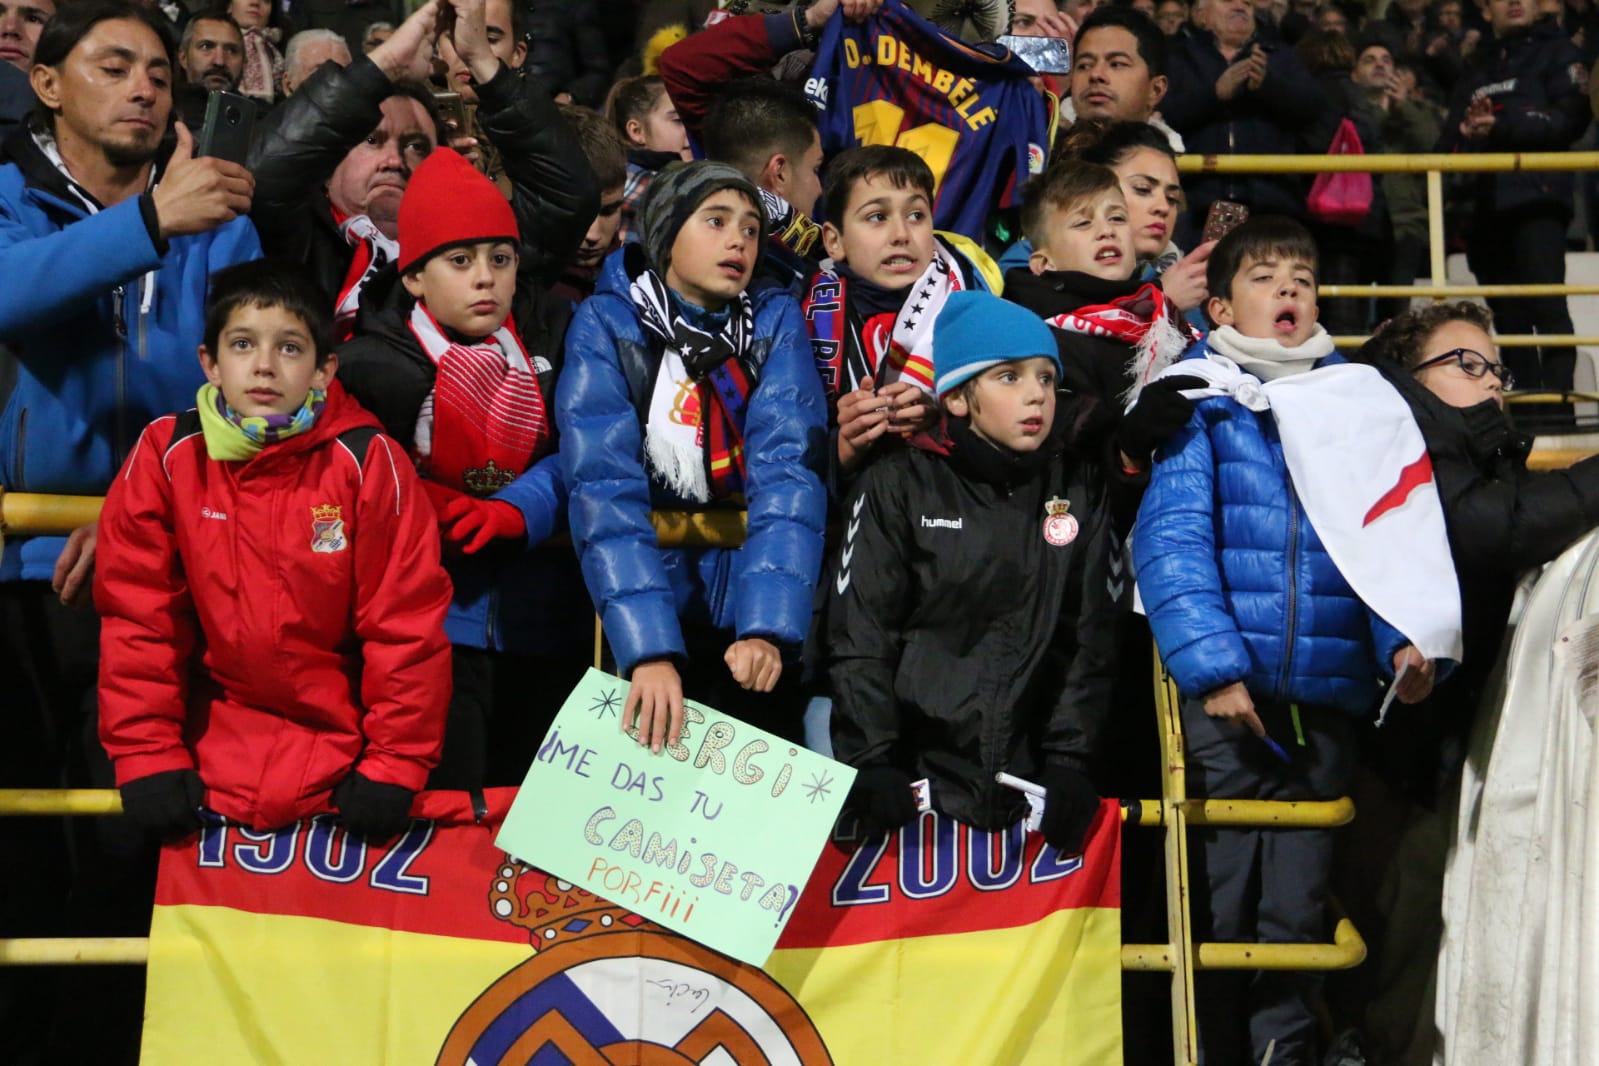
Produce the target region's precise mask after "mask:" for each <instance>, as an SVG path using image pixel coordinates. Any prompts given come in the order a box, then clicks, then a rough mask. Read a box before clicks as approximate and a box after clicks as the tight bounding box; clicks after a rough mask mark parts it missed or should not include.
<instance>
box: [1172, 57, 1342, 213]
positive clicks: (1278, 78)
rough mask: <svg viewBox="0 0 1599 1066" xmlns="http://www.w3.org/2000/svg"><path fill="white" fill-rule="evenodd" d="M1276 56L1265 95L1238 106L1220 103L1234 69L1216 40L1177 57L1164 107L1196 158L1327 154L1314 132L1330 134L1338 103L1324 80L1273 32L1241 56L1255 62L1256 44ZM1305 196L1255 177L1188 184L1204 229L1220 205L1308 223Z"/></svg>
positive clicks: (1248, 93)
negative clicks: (1219, 83) (1220, 88)
mask: <svg viewBox="0 0 1599 1066" xmlns="http://www.w3.org/2000/svg"><path fill="white" fill-rule="evenodd" d="M1257 43H1258V44H1260V46H1261V47H1262V48H1264V49H1266V51H1267V52H1268V55H1267V59H1266V78H1265V80H1264V81H1263V82H1262V83H1261V86H1260V88H1259V89H1250V88H1247V87H1245V88H1243V89H1241V90H1239V92H1238V93H1237V94H1236V95H1235V96H1234V97H1233V98H1232V99H1231V100H1223V99H1221V98H1220V97H1218V96H1217V95H1216V79H1218V78H1220V77H1221V76H1222V73H1223V72H1224V71H1225V70H1226V69H1227V68H1228V66H1230V65H1231V64H1230V62H1229V61H1228V60H1227V59H1226V58H1224V57H1223V56H1222V54H1221V50H1220V49H1219V48H1218V47H1217V46H1216V38H1215V37H1214V36H1212V35H1211V34H1210V33H1209V32H1207V31H1204V30H1200V31H1198V32H1197V33H1195V34H1194V35H1193V36H1192V37H1187V38H1184V39H1182V41H1181V42H1180V43H1178V44H1177V45H1175V46H1174V47H1173V48H1172V50H1171V63H1170V70H1171V73H1170V81H1171V89H1170V90H1169V91H1168V92H1167V93H1166V96H1165V98H1164V99H1163V100H1161V102H1160V113H1161V117H1162V118H1164V119H1165V120H1166V123H1167V125H1169V126H1171V128H1172V129H1174V130H1176V131H1177V132H1178V133H1180V134H1182V135H1183V143H1184V144H1186V145H1187V148H1188V151H1189V152H1192V153H1193V154H1195V155H1257V154H1258V155H1293V154H1294V153H1296V152H1303V151H1306V150H1307V149H1308V150H1311V151H1317V152H1324V151H1326V150H1327V146H1326V145H1325V144H1321V145H1310V144H1306V143H1305V138H1306V137H1307V136H1310V134H1309V133H1308V131H1309V130H1310V129H1312V128H1315V129H1319V128H1322V127H1323V126H1325V124H1326V123H1325V120H1324V115H1325V114H1326V112H1327V111H1328V110H1329V109H1330V103H1329V101H1328V100H1327V99H1326V96H1325V94H1324V93H1323V92H1322V89H1321V87H1320V86H1319V85H1318V84H1317V83H1316V79H1315V78H1314V77H1313V76H1312V75H1311V73H1310V72H1309V71H1308V70H1306V69H1305V67H1304V64H1302V63H1300V62H1299V59H1298V57H1297V56H1295V55H1294V53H1293V51H1292V49H1289V48H1288V47H1286V46H1285V45H1283V44H1282V42H1281V41H1279V40H1278V39H1277V38H1276V35H1275V34H1274V33H1271V32H1270V31H1262V32H1261V33H1260V34H1259V35H1258V36H1256V37H1255V38H1252V39H1251V40H1250V41H1248V42H1247V43H1246V44H1245V45H1244V46H1243V48H1241V49H1239V51H1238V56H1239V57H1242V56H1247V55H1248V54H1249V52H1250V50H1251V49H1252V48H1254V46H1255V45H1256V44H1257ZM1305 189H1306V186H1305V184H1304V183H1303V182H1302V181H1299V180H1298V179H1295V178H1293V177H1282V176H1276V177H1273V176H1270V175H1255V174H1214V175H1204V174H1197V175H1194V176H1193V177H1192V178H1190V179H1189V180H1187V181H1185V182H1184V183H1183V192H1184V193H1186V194H1187V196H1188V202H1189V211H1190V216H1189V217H1190V218H1192V219H1195V220H1196V226H1197V224H1199V223H1203V221H1204V218H1205V211H1206V210H1207V209H1209V207H1210V205H1211V202H1212V201H1215V200H1239V201H1242V202H1243V203H1246V204H1248V205H1249V207H1250V209H1251V210H1252V211H1254V212H1255V213H1256V214H1267V213H1277V214H1287V215H1293V216H1295V217H1303V216H1304V214H1305Z"/></svg>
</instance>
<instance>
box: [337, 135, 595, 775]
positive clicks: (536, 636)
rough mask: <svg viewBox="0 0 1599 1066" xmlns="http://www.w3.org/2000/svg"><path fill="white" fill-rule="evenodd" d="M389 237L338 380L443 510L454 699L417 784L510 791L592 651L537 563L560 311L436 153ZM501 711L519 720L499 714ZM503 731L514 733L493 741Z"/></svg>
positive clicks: (502, 204)
mask: <svg viewBox="0 0 1599 1066" xmlns="http://www.w3.org/2000/svg"><path fill="white" fill-rule="evenodd" d="M399 230H400V232H399V237H400V241H399V244H400V251H399V258H398V261H397V267H398V270H397V271H395V270H390V271H385V272H383V273H380V274H378V275H377V276H375V277H374V278H373V279H372V280H371V281H369V282H368V285H367V291H366V293H365V294H364V296H363V299H362V304H361V315H360V317H359V319H358V320H357V322H356V336H355V338H354V339H352V340H351V341H350V342H349V343H347V344H346V345H344V347H343V348H342V349H341V354H342V357H343V365H342V367H341V368H340V371H339V375H340V379H341V380H342V381H343V382H344V384H345V386H346V387H347V388H348V389H349V390H350V393H351V395H353V396H354V397H355V398H356V399H357V400H359V401H360V402H361V403H362V404H364V405H365V406H366V408H367V409H368V410H370V411H371V412H372V413H373V414H375V415H377V416H378V418H379V419H381V420H382V423H383V428H384V430H385V431H386V432H388V433H389V434H391V435H392V436H393V437H394V438H395V439H397V440H399V441H401V442H402V443H403V444H404V445H405V446H406V447H407V449H408V450H409V452H410V454H411V457H412V459H413V461H414V462H415V464H416V467H417V469H418V470H419V471H420V473H421V474H422V476H423V478H424V479H425V480H424V481H423V485H422V487H423V489H424V490H425V491H426V492H427V494H428V496H429V498H430V499H432V501H433V506H434V508H435V509H436V510H437V511H438V515H439V532H440V535H441V536H442V538H443V541H444V547H445V551H446V558H445V567H446V569H447V570H448V571H449V573H450V577H451V581H452V584H453V587H454V595H453V597H452V599H451V602H450V613H449V617H448V619H447V620H446V622H445V632H446V633H447V634H449V638H450V642H451V643H452V644H453V645H454V646H455V655H454V659H453V662H454V690H453V696H452V698H451V700H450V728H449V731H448V734H447V743H446V744H445V749H444V753H443V756H442V757H441V759H440V763H439V766H438V768H437V769H436V770H435V771H434V774H433V777H432V778H431V780H430V785H431V787H433V788H481V787H483V785H484V784H485V783H487V780H488V777H487V775H488V774H489V773H490V770H489V765H488V759H489V754H490V752H491V751H493V752H495V753H497V754H503V755H504V756H505V758H506V760H507V763H508V764H507V765H506V766H504V767H495V769H494V771H493V773H494V779H495V783H503V784H510V783H513V782H515V781H519V780H520V779H521V777H522V775H523V774H525V772H526V769H527V761H526V760H531V758H532V754H533V753H532V750H531V748H530V747H529V745H536V744H537V743H538V740H539V738H540V737H542V736H543V735H544V728H543V727H545V726H547V725H548V724H549V720H550V719H551V718H553V716H554V713H555V711H556V710H557V709H558V706H559V696H564V693H565V691H567V690H569V688H570V685H568V686H567V689H562V687H561V686H562V684H564V683H566V682H570V683H571V684H575V683H576V680H577V678H578V677H580V676H581V674H582V671H583V663H584V660H585V653H586V651H587V641H586V640H585V639H584V637H583V636H582V634H583V633H584V632H586V630H587V621H586V614H585V612H583V611H582V610H581V609H575V608H574V604H581V602H582V582H581V579H580V577H579V575H578V573H577V569H576V567H575V566H572V565H563V564H565V563H566V560H567V559H568V558H569V557H568V556H567V555H566V553H564V552H563V553H554V552H544V551H537V550H535V549H536V548H537V547H538V545H540V544H542V543H543V542H544V541H545V540H547V539H548V538H549V537H550V536H551V535H552V534H553V533H554V532H556V530H557V529H558V528H559V527H560V526H561V525H562V523H563V521H564V518H565V507H566V487H565V483H564V481H563V479H562V477H561V467H560V460H559V459H558V458H557V456H556V454H555V453H556V446H557V444H556V436H555V430H554V424H553V419H554V415H553V411H552V410H551V401H552V399H553V395H554V388H555V379H556V376H557V374H558V373H559V370H560V361H561V331H562V330H563V329H564V328H565V325H566V323H567V321H568V314H567V311H566V307H565V304H564V302H563V301H560V300H558V299H556V298H554V297H552V296H550V295H549V294H548V293H546V292H545V291H544V290H543V289H541V287H540V286H539V285H538V284H536V282H534V281H533V280H532V279H529V278H527V277H525V276H524V275H523V274H522V273H521V272H520V271H519V259H518V253H517V248H518V246H519V243H520V241H519V236H518V228H517V222H516V216H515V214H514V213H513V212H512V208H511V205H510V204H509V203H507V202H506V199H505V197H504V196H502V195H500V193H499V190H498V189H496V188H495V186H494V183H493V182H491V181H489V180H488V179H487V178H485V177H484V176H483V175H482V174H480V173H479V172H478V171H477V170H475V169H474V168H473V167H472V165H471V164H470V163H468V162H467V161H466V159H465V158H463V157H462V156H461V155H459V154H458V153H456V152H454V151H452V150H450V149H448V148H440V149H437V150H435V151H434V152H433V153H432V154H431V155H429V156H428V158H427V159H426V160H424V161H423V162H422V164H421V165H420V166H418V167H417V168H416V172H415V173H414V174H412V175H411V181H410V183H409V185H408V186H407V187H406V190H405V198H404V199H403V200H401V202H400V210H399ZM508 690H509V691H508ZM499 693H505V694H506V699H505V700H502V699H497V698H496V697H497V695H498V694H499ZM557 694H559V696H558V695H557ZM508 700H514V701H515V712H514V713H511V712H510V710H509V708H508V710H507V713H506V714H502V715H496V714H495V713H494V709H495V706H496V704H498V703H504V702H507V701H508ZM513 720H516V721H520V722H522V723H523V724H524V726H525V728H524V729H521V730H518V732H517V734H516V737H513V738H508V739H507V742H506V743H500V744H491V743H490V742H489V739H488V738H489V731H490V729H491V727H492V728H495V729H502V728H509V727H510V726H511V724H512V721H513ZM517 759H522V760H523V761H522V762H521V763H520V765H518V764H517V761H516V760H517Z"/></svg>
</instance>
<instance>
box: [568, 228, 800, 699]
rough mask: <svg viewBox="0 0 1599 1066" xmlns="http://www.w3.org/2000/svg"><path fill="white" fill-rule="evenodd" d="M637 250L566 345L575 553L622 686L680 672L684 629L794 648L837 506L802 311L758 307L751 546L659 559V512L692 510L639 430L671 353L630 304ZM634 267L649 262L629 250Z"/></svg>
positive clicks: (760, 300) (781, 305)
mask: <svg viewBox="0 0 1599 1066" xmlns="http://www.w3.org/2000/svg"><path fill="white" fill-rule="evenodd" d="M628 254H630V250H629V249H628V248H624V249H622V250H621V251H619V252H615V253H613V254H612V255H611V257H610V258H609V259H607V260H606V262H605V266H604V269H603V270H602V271H601V273H600V279H599V284H598V286H597V288H596V289H595V292H594V295H593V296H591V297H589V299H588V300H586V301H585V302H584V303H583V305H582V306H581V307H579V308H578V311H577V315H576V317H574V318H573V320H572V328H571V330H570V331H569V332H568V333H567V335H566V367H565V369H564V370H563V371H562V373H561V379H560V382H559V383H558V384H557V386H556V420H557V423H558V424H559V426H560V429H561V453H560V454H561V459H562V461H563V464H564V466H565V469H566V483H567V486H568V488H569V490H570V492H571V500H570V505H569V517H570V521H571V526H572V540H573V542H574V544H575V545H576V547H577V552H578V558H579V560H580V561H581V563H582V567H583V577H584V580H585V581H586V582H587V583H588V588H589V595H590V596H591V597H592V598H593V600H594V604H595V607H596V609H597V610H599V612H600V615H601V618H602V621H603V622H604V625H605V633H606V636H607V637H608V638H609V640H610V642H611V648H612V650H613V651H614V652H615V654H616V664H617V668H618V669H619V670H621V671H622V673H623V674H624V675H626V674H627V673H629V672H630V671H631V670H632V669H633V667H634V666H635V665H637V664H638V663H640V662H643V661H645V660H649V659H660V658H667V657H677V658H682V657H683V656H684V655H685V654H686V652H685V648H684V643H683V634H682V628H681V626H680V624H679V619H680V618H681V619H683V620H684V621H685V622H692V623H696V624H701V625H709V626H714V627H716V628H718V629H725V630H731V631H732V632H733V633H734V634H735V635H736V636H737V637H739V638H743V637H754V636H759V637H766V638H768V639H771V640H774V641H776V642H778V643H779V644H782V645H789V646H795V647H797V646H798V645H799V644H800V643H801V642H802V641H803V640H804V639H805V631H806V628H807V627H808V626H809V624H810V619H811V594H812V591H813V589H814V588H815V585H816V576H817V573H818V571H819V570H820V568H821V562H822V526H823V523H824V522H825V520H826V515H827V497H826V494H825V492H824V491H823V488H822V482H821V479H820V478H819V477H818V476H817V471H818V470H819V469H822V468H823V466H824V465H825V458H824V456H823V454H822V450H823V448H825V446H826V441H827V404H826V401H825V400H824V398H823V395H822V383H821V378H820V376H819V375H818V374H817V373H816V364H815V362H814V360H813V359H812V357H811V346H810V341H809V339H808V338H807V335H806V332H805V321H804V319H803V317H802V316H801V315H800V309H799V304H798V303H796V302H795V301H794V298H793V297H791V296H789V295H788V294H787V293H786V292H782V291H780V290H777V289H766V290H763V291H761V292H758V293H753V294H752V295H753V298H754V303H755V352H756V364H757V366H758V367H759V371H758V373H759V383H758V384H757V386H756V388H755V391H754V392H753V393H752V394H751V396H750V403H749V410H748V416H747V419H746V422H745V427H744V452H745V456H746V461H747V464H748V465H747V482H746V484H747V489H746V492H747V496H748V510H749V532H748V536H747V539H746V540H745V543H744V547H743V548H741V549H738V550H721V549H714V548H712V549H682V550H676V549H674V550H664V549H662V548H659V547H657V545H656V541H655V530H654V527H653V526H651V525H650V514H649V513H650V510H651V509H652V508H654V509H658V510H685V509H693V505H691V504H689V503H687V502H685V501H684V500H682V499H679V498H677V497H676V496H675V494H673V493H672V492H671V491H670V490H669V489H667V488H666V487H665V486H664V485H663V484H662V483H661V482H660V481H659V480H657V479H655V478H652V477H650V476H649V475H648V474H647V472H646V470H645V466H644V444H643V440H644V436H643V424H644V417H645V412H647V411H648V409H649V399H650V393H651V389H652V387H653V386H654V383H655V372H656V370H657V369H658V368H659V366H660V362H661V355H662V351H661V347H660V345H659V343H658V342H657V341H655V339H654V338H653V337H648V338H647V337H646V335H645V332H644V329H643V326H642V325H641V324H640V322H639V317H638V313H637V312H636V311H635V310H634V307H633V301H632V298H631V297H630V295H629V292H628V290H629V284H630V283H629V279H628V273H627V270H626V268H625V267H624V265H623V262H622V260H623V257H624V256H626V255H628ZM631 254H633V255H638V254H640V253H639V249H637V248H636V247H634V248H632V249H631Z"/></svg>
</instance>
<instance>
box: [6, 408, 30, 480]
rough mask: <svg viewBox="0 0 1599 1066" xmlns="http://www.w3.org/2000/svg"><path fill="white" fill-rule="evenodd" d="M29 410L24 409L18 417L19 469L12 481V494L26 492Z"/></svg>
mask: <svg viewBox="0 0 1599 1066" xmlns="http://www.w3.org/2000/svg"><path fill="white" fill-rule="evenodd" d="M27 459H28V409H27V408H26V407H24V408H23V409H22V410H21V412H19V413H18V415H17V469H16V472H15V473H16V476H15V477H13V478H12V480H11V486H10V488H11V491H12V492H26V491H28V485H27V471H28V463H27Z"/></svg>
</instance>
